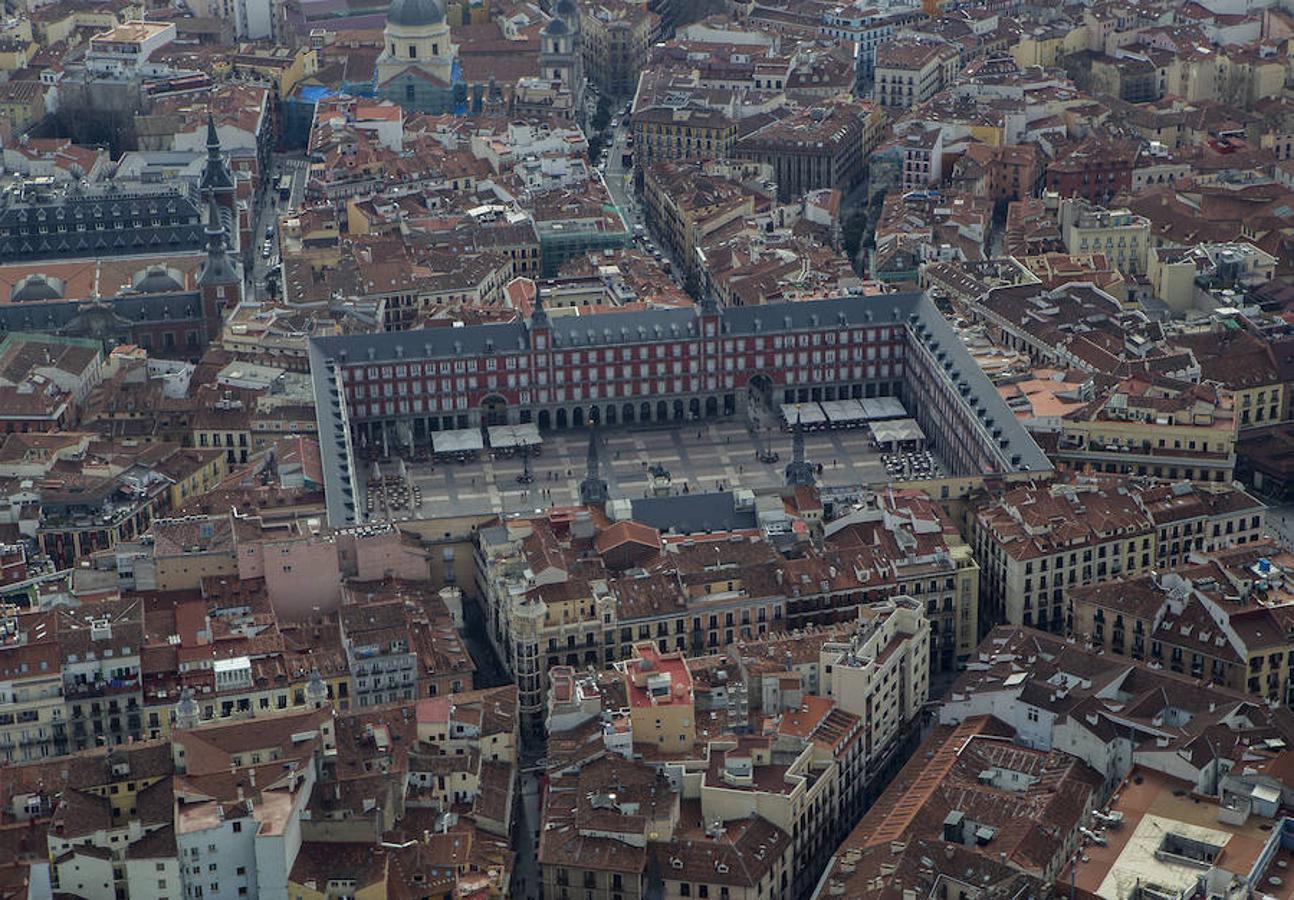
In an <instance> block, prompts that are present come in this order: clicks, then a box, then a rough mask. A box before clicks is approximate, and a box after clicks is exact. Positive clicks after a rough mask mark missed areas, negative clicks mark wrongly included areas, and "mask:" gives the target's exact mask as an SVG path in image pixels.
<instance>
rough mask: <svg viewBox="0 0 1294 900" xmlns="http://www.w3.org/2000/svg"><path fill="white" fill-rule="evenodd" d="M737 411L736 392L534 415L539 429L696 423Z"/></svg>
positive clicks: (579, 408) (571, 409) (571, 408)
mask: <svg viewBox="0 0 1294 900" xmlns="http://www.w3.org/2000/svg"><path fill="white" fill-rule="evenodd" d="M736 411H737V398H736V396H735V395H734V394H724V395H723V396H721V397H719V396H711V397H692V398H691V399H688V400H681V399H680V400H656V401H654V402H653V401H650V400H644V401H642V402H640V403H607V404H595V405H577V406H570V407H566V406H559V407H558V408H556V409H554V410H548V409H541V410H540V411H539V412H538V414H537V415H536V417H535V422H536V424H538V425H539V430H540V431H545V430H547V429H550V428H556V429H558V430H559V431H560V430H562V429H565V428H583V427H584V426H586V425H633V424H634V423H637V422H694V421H696V420H698V419H713V418H716V417H718V416H720V415H724V416H731V415H733V414H734V413H735V412H736Z"/></svg>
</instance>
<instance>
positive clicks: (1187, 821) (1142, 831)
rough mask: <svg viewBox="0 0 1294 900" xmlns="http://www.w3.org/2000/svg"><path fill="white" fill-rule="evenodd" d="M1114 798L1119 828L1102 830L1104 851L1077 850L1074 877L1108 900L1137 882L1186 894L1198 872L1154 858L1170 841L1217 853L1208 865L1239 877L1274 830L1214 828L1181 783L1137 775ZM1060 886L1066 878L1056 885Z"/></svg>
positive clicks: (1205, 808)
mask: <svg viewBox="0 0 1294 900" xmlns="http://www.w3.org/2000/svg"><path fill="white" fill-rule="evenodd" d="M1115 795H1116V797H1117V799H1116V800H1114V801H1113V802H1111V804H1110V809H1111V810H1112V811H1118V812H1122V813H1123V825H1122V827H1120V828H1118V829H1106V830H1105V836H1106V839H1107V844H1106V846H1104V847H1098V846H1096V845H1094V844H1089V845H1088V846H1087V847H1086V848H1085V849H1084V850H1083V856H1082V860H1083V861H1080V862H1079V864H1078V872H1077V875H1076V877H1075V884H1076V886H1077V887H1078V888H1080V889H1081V890H1084V891H1088V892H1090V893H1093V894H1097V895H1099V896H1101V897H1106V898H1110V900H1118V898H1122V897H1129V896H1132V894H1133V893H1134V891H1135V888H1136V886H1137V884H1138V883H1141V884H1153V885H1156V886H1158V887H1160V888H1165V889H1168V890H1170V891H1172V892H1174V893H1176V892H1179V891H1190V890H1191V889H1192V888H1193V887H1194V885H1195V884H1196V882H1197V881H1198V880H1199V878H1200V876H1201V875H1203V874H1204V872H1205V871H1206V868H1201V867H1199V866H1196V865H1191V864H1189V863H1186V862H1174V861H1172V860H1171V859H1165V858H1161V857H1160V856H1157V855H1156V851H1158V850H1159V849H1160V848H1161V847H1162V846H1163V842H1164V840H1165V838H1166V837H1168V836H1170V835H1176V836H1180V837H1183V838H1186V839H1189V840H1192V841H1199V842H1203V843H1205V844H1209V845H1213V846H1215V847H1220V848H1221V849H1220V851H1219V852H1218V854H1217V856H1216V858H1215V859H1214V864H1215V865H1217V866H1219V867H1221V868H1224V869H1226V870H1228V871H1230V872H1234V873H1236V874H1237V875H1239V876H1240V877H1242V878H1243V877H1245V876H1247V875H1248V874H1249V871H1250V870H1251V869H1252V868H1253V866H1254V864H1255V863H1256V862H1257V861H1258V857H1259V855H1260V854H1261V853H1262V850H1263V847H1264V846H1265V845H1266V843H1267V841H1268V840H1269V839H1270V838H1271V834H1272V831H1271V830H1272V828H1274V827H1276V826H1277V824H1278V823H1277V822H1273V821H1272V820H1270V819H1264V818H1261V817H1258V816H1250V817H1249V819H1248V820H1247V821H1246V822H1245V823H1244V824H1243V825H1238V826H1237V825H1228V824H1226V823H1223V822H1219V821H1218V804H1217V801H1216V800H1213V799H1211V798H1205V797H1197V796H1194V795H1192V793H1191V785H1190V784H1189V783H1188V782H1185V781H1180V780H1178V779H1175V778H1171V777H1169V776H1167V775H1164V774H1162V773H1159V772H1152V771H1148V770H1143V769H1140V768H1136V769H1133V771H1132V772H1131V774H1129V775H1128V777H1127V778H1126V779H1125V781H1124V783H1123V785H1122V786H1121V787H1120V788H1119V789H1118V790H1117V791H1115ZM1264 826H1266V827H1265V828H1264ZM1068 880H1069V873H1068V872H1066V873H1065V874H1064V876H1063V877H1062V878H1058V881H1059V882H1067V881H1068ZM1292 881H1294V879H1292ZM1264 887H1266V886H1265V885H1264ZM1274 896H1279V897H1280V898H1282V900H1288V898H1289V897H1290V896H1291V892H1290V889H1289V888H1282V889H1281V892H1279V893H1276V894H1274Z"/></svg>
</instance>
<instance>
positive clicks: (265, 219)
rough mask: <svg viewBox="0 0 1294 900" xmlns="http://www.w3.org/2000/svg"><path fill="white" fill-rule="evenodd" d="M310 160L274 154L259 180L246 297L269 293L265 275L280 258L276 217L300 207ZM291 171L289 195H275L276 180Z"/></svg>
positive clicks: (262, 297)
mask: <svg viewBox="0 0 1294 900" xmlns="http://www.w3.org/2000/svg"><path fill="white" fill-rule="evenodd" d="M308 172H309V163H308V162H307V161H306V160H305V159H302V158H301V157H299V156H287V155H284V154H279V153H276V154H275V155H274V156H273V158H272V159H271V162H270V170H269V172H267V173H266V174H265V177H264V179H262V185H263V187H264V190H263V191H262V192H261V194H260V197H259V198H258V200H257V203H256V215H255V216H254V217H253V225H252V238H251V244H252V246H251V247H250V248H247V249H248V250H249V253H250V255H251V259H252V265H251V266H250V267H249V268H248V269H247V272H246V278H247V286H248V292H247V296H249V297H255V298H256V299H257V300H264V299H266V297H267V296H268V292H267V290H266V287H265V275H266V273H267V272H269V271H270V270H271V269H273V268H274V267H275V266H277V265H278V264H279V262H280V260H281V255H280V250H279V233H278V231H279V217H280V216H281V215H283V214H284V213H286V212H287V211H288V210H290V209H299V208H300V204H301V201H302V200H303V199H304V197H305V183H306V176H307V174H308ZM288 173H291V175H292V176H293V177H292V194H291V197H290V198H289V199H288V200H287V201H281V200H280V199H279V194H278V180H279V178H281V177H282V176H283V175H285V174H288ZM271 225H272V226H273V227H274V233H273V236H272V237H269V238H267V236H266V229H267V228H268V227H270V226H271ZM266 240H269V241H270V255H269V257H268V258H267V257H266V256H265V255H264V253H263V252H262V247H263V246H264V244H265V241H266Z"/></svg>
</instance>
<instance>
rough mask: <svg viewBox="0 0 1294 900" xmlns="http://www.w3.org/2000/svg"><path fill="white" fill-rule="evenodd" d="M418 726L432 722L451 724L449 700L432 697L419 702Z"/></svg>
mask: <svg viewBox="0 0 1294 900" xmlns="http://www.w3.org/2000/svg"><path fill="white" fill-rule="evenodd" d="M417 716H418V724H420V725H421V724H423V723H431V722H449V698H448V697H432V698H429V699H426V700H419V701H418V707H417Z"/></svg>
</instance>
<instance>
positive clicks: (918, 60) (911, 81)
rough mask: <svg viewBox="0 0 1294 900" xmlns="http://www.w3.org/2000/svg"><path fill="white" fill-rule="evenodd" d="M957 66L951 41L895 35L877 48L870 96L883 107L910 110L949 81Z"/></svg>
mask: <svg viewBox="0 0 1294 900" xmlns="http://www.w3.org/2000/svg"><path fill="white" fill-rule="evenodd" d="M960 67H961V57H960V54H959V53H958V52H957V49H956V48H955V47H953V46H952V45H951V44H946V43H943V42H942V41H929V40H919V39H917V38H912V37H898V38H895V39H894V40H892V41H889V42H888V43H884V44H880V45H878V46H877V48H876V63H875V72H874V78H875V81H874V83H873V87H872V98H873V99H874V100H875V101H876V102H877V103H878V104H880V105H881V106H882V107H884V108H886V109H911V108H912V107H914V106H918V105H920V104H922V103H925V102H926V101H927V100H929V99H930V98H931V97H933V96H934V95H935V94H937V93H938V92H939V91H941V90H943V89H944V88H945V87H947V86H948V85H949V84H951V83H952V80H953V78H954V77H955V76H956V74H957V70H958V69H959V68H960Z"/></svg>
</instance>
